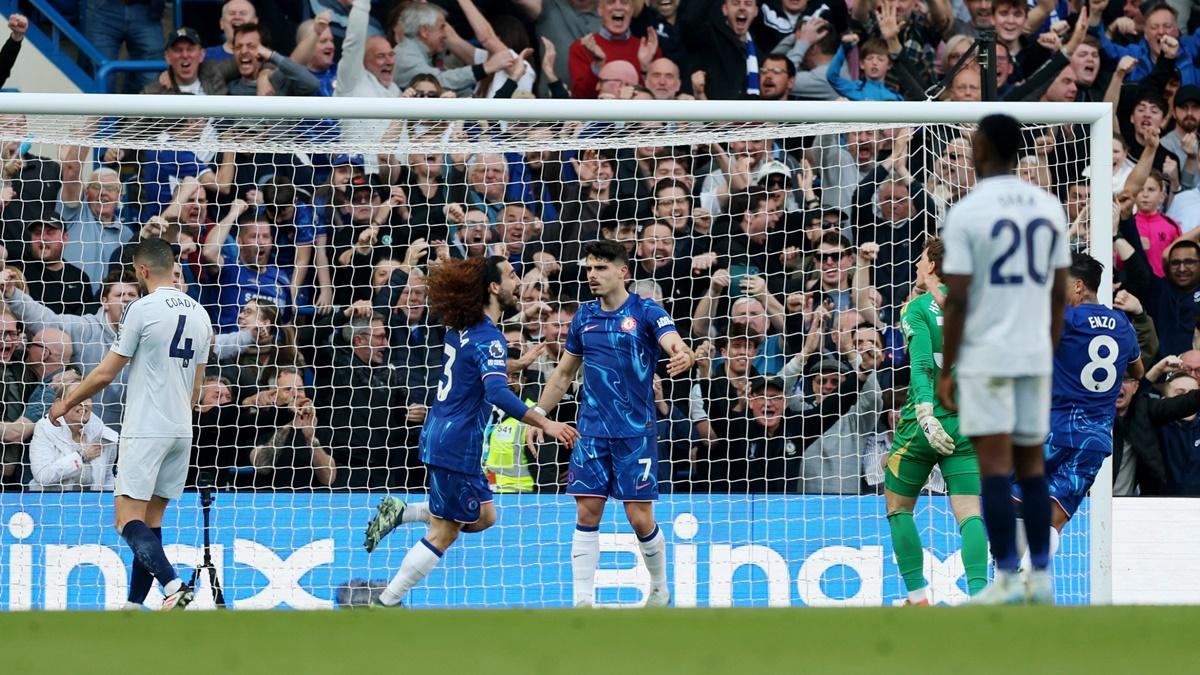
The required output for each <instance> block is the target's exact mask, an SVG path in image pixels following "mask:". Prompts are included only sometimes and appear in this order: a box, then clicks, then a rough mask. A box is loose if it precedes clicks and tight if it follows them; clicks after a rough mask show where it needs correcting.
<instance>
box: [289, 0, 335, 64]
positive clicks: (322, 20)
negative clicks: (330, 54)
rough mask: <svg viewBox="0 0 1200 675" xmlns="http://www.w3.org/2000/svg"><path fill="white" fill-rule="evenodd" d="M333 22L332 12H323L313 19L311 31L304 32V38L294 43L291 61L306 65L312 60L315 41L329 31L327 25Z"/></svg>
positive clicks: (315, 46) (315, 45)
mask: <svg viewBox="0 0 1200 675" xmlns="http://www.w3.org/2000/svg"><path fill="white" fill-rule="evenodd" d="M332 20H333V12H332V11H330V10H328V9H327V10H325V11H323V12H320V13H318V14H317V15H316V16H314V17H313V25H312V30H309V31H305V33H304V37H303V38H302V39H301V40H300V41H299V42H297V43H296V48H295V49H293V50H292V60H293V61H295V62H296V63H301V64H304V63H308V62H309V59H311V58H312V55H313V51H314V50H315V49H316V48H317V41H318V40H319V39H320V38H321V35H322V34H323V33H324V32H325V31H327V30H329V23H330V22H331V21H332Z"/></svg>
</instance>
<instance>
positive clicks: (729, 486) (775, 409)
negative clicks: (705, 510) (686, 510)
mask: <svg viewBox="0 0 1200 675" xmlns="http://www.w3.org/2000/svg"><path fill="white" fill-rule="evenodd" d="M748 389H749V391H748V399H747V404H746V406H747V411H746V413H745V414H744V415H739V416H736V417H735V418H734V419H733V420H731V421H730V423H729V431H728V434H727V435H726V436H725V438H726V439H727V440H724V441H721V440H718V441H717V442H715V443H713V444H712V446H711V447H710V450H709V455H708V460H709V461H708V478H709V484H710V485H711V486H712V490H713V491H714V492H730V493H734V494H746V493H750V492H798V491H799V489H800V467H801V456H802V453H803V452H804V438H805V437H804V433H803V430H802V425H803V420H802V418H801V416H800V415H799V414H797V413H796V412H794V411H789V410H788V405H787V394H786V390H785V388H784V383H783V380H781V379H779V378H776V377H771V378H767V377H755V378H753V379H751V380H750V386H749V388H748Z"/></svg>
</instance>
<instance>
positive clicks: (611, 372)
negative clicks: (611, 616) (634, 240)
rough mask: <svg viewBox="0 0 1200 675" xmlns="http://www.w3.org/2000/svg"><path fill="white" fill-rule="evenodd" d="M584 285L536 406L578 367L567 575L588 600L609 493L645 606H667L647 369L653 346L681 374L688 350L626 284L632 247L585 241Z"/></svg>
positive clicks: (666, 319) (661, 314)
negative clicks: (623, 522) (640, 563)
mask: <svg viewBox="0 0 1200 675" xmlns="http://www.w3.org/2000/svg"><path fill="white" fill-rule="evenodd" d="M584 255H585V256H586V269H587V280H588V288H589V289H591V292H592V295H594V296H595V297H596V298H597V299H596V300H593V301H592V302H588V303H585V304H584V305H583V306H581V307H580V308H579V312H577V313H576V314H575V318H574V319H573V320H572V321H571V327H570V329H568V331H567V339H566V344H564V345H563V356H562V360H561V361H559V363H558V367H557V368H555V369H554V373H553V374H551V375H550V379H549V380H548V381H547V382H546V387H545V389H544V390H543V391H542V397H541V399H540V400H539V401H538V409H539V410H551V409H553V408H554V406H555V405H557V404H558V402H559V401H560V400H562V397H563V395H564V394H565V393H566V391H567V389H568V388H569V387H570V386H571V384H572V383H573V382H574V381H575V375H576V373H578V372H579V368H580V367H581V366H582V368H583V394H582V399H583V403H582V405H581V406H580V409H579V434H580V441H579V443H577V444H576V445H575V449H574V450H573V451H572V452H571V463H570V466H569V467H568V469H567V494H569V495H571V496H573V497H575V505H576V516H575V517H576V520H575V532H574V534H573V535H572V539H571V572H572V576H573V577H574V602H575V606H576V607H590V606H591V605H592V603H593V602H594V599H595V598H594V596H595V584H596V566H597V564H598V563H599V561H600V538H599V537H600V533H599V530H600V519H601V518H602V517H603V515H604V507H605V503H606V502H607V500H608V498H609V497H612V498H613V499H616V500H618V501H620V502H623V503H624V506H625V516H626V518H627V519H628V520H629V524H630V525H632V526H633V530H634V533H635V534H636V535H637V538H638V544H639V548H640V549H641V553H642V559H643V560H644V561H645V563H646V569H647V570H648V571H649V572H650V590H649V593H647V595H646V602H645V604H646V605H647V606H650V607H661V606H666V605H667V604H669V603H670V597H671V596H670V592H669V591H668V590H667V574H666V550H665V549H666V545H665V539H664V537H663V534H662V531H661V530H660V529H659V528H658V525H657V524H656V523H655V521H654V501H655V500H656V499H657V498H658V475H657V474H658V439H657V435H656V426H657V420H658V416H657V409H656V406H655V401H654V370H655V366H656V365H657V364H658V356H659V348H660V347H661V348H662V350H663V351H666V353H667V354H669V355H670V361H669V362H668V364H667V373H668V374H669V375H671V376H675V375H679V374H680V373H683V372H685V371H687V370H688V369H689V368H691V367H692V363H693V362H694V361H695V356H694V355H693V354H692V351H691V350H690V349H688V348H687V346H686V345H684V343H683V338H681V337H679V332H678V331H676V330H675V323H674V322H673V321H672V320H671V316H670V315H669V314H667V313H666V311H664V310H663V308H662V307H659V306H658V305H657V304H655V302H654V301H653V300H651V299H649V298H643V297H641V296H639V295H637V294H636V293H630V292H629V291H628V290H626V288H625V278H626V275H627V274H628V273H629V253H628V252H627V251H626V250H625V247H624V246H623V245H621V244H620V243H619V242H616V241H612V240H607V239H606V240H601V241H594V242H591V243H589V244H588V245H587V246H585V247H584Z"/></svg>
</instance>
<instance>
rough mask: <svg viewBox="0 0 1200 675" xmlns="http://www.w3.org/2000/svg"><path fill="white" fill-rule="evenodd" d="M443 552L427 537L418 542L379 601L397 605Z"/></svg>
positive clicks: (436, 562) (437, 560)
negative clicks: (427, 539)
mask: <svg viewBox="0 0 1200 675" xmlns="http://www.w3.org/2000/svg"><path fill="white" fill-rule="evenodd" d="M441 559H442V553H441V552H440V551H438V550H437V549H436V548H434V546H433V544H430V543H429V542H428V541H426V540H425V539H421V541H419V542H417V543H416V545H414V546H413V547H412V548H410V549H408V553H406V554H404V560H403V562H401V563H400V571H399V572H396V576H394V577H392V580H391V581H389V582H388V585H387V588H385V589H384V590H383V593H381V594H380V596H379V601H380V602H382V603H383V604H385V605H389V606H390V605H395V604H397V603H399V602H400V600H401V599H403V598H404V595H405V594H406V593H408V591H409V590H410V589H411V588H412V587H413V586H416V585H417V583H418V582H420V581H421V580H422V579H424V578H425V577H426V575H428V574H429V573H430V572H431V571H433V568H434V567H437V564H438V562H439V561H440V560H441Z"/></svg>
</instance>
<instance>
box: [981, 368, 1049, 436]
mask: <svg viewBox="0 0 1200 675" xmlns="http://www.w3.org/2000/svg"><path fill="white" fill-rule="evenodd" d="M958 419H959V430H960V431H961V432H962V433H963V434H964V435H966V436H968V437H975V436H995V435H998V434H1012V437H1013V444H1014V445H1020V446H1031V445H1041V444H1042V443H1044V442H1045V440H1046V434H1047V432H1049V431H1050V376H1049V375H1033V376H1025V377H992V376H988V375H962V374H959V375H958Z"/></svg>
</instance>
